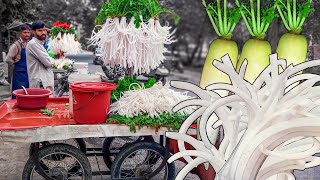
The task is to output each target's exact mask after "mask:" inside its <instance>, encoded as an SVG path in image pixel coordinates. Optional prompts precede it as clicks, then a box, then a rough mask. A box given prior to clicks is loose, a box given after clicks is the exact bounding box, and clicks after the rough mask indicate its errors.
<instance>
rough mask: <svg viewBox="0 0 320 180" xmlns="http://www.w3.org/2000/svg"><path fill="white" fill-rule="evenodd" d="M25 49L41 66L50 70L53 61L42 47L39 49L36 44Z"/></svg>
mask: <svg viewBox="0 0 320 180" xmlns="http://www.w3.org/2000/svg"><path fill="white" fill-rule="evenodd" d="M28 45H29V44H28ZM27 49H28V50H29V52H30V53H31V54H32V55H33V56H34V57H35V58H37V59H38V60H39V61H40V62H41V63H42V64H43V66H44V67H46V68H51V65H52V62H53V61H52V59H51V57H50V56H49V54H48V53H47V51H46V50H45V49H44V47H41V46H40V45H38V44H32V45H30V46H29V47H28V46H27Z"/></svg>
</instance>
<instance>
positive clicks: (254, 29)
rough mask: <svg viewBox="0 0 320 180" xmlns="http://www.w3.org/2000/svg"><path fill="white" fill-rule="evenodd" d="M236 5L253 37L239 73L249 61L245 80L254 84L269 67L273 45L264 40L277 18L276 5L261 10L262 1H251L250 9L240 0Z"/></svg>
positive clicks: (239, 62) (237, 0) (244, 54)
mask: <svg viewBox="0 0 320 180" xmlns="http://www.w3.org/2000/svg"><path fill="white" fill-rule="evenodd" d="M255 1H256V8H255ZM236 4H237V6H238V7H240V9H241V11H240V12H241V15H242V18H243V20H244V22H245V24H246V26H247V28H248V31H249V33H250V34H251V36H252V37H253V38H252V39H249V40H248V41H247V42H246V43H245V44H244V46H243V49H242V52H241V55H240V59H239V61H238V64H237V71H239V70H240V67H241V64H242V63H243V61H244V60H245V59H247V61H248V66H247V70H246V74H245V79H246V80H247V81H249V82H251V83H252V82H254V80H255V79H256V78H257V77H258V75H259V74H260V73H261V72H262V70H263V69H265V68H266V67H267V66H268V65H269V55H270V54H271V45H270V43H269V42H268V41H265V40H264V38H265V36H266V32H267V30H268V28H269V25H270V23H271V22H272V20H273V19H274V18H275V17H277V14H276V13H275V8H276V7H275V5H274V4H272V5H270V4H269V6H268V7H267V8H265V9H261V1H260V0H250V5H249V7H248V5H246V4H244V3H242V4H240V3H239V0H236Z"/></svg>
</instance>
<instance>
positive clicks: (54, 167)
mask: <svg viewBox="0 0 320 180" xmlns="http://www.w3.org/2000/svg"><path fill="white" fill-rule="evenodd" d="M61 156H65V157H64V158H59V157H61ZM52 157H56V158H52ZM39 163H40V166H41V167H42V168H43V170H44V171H45V172H46V173H47V175H48V176H50V177H52V178H55V179H63V180H67V179H82V180H91V178H92V172H91V166H90V163H89V161H88V158H87V157H86V155H85V154H84V153H83V152H81V151H80V150H79V149H77V148H75V147H74V146H71V145H68V144H51V145H49V146H46V147H44V148H42V149H41V150H40V151H39ZM35 167H36V166H35V163H34V161H33V158H32V157H30V158H29V160H28V161H27V163H26V165H25V166H24V169H23V173H22V180H37V179H43V177H42V176H41V175H39V174H38V173H37V170H36V168H35Z"/></svg>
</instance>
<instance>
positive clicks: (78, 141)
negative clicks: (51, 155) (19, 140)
mask: <svg viewBox="0 0 320 180" xmlns="http://www.w3.org/2000/svg"><path fill="white" fill-rule="evenodd" d="M56 143H61V144H69V145H72V146H74V147H76V148H78V149H80V150H81V151H82V152H83V153H84V154H86V152H87V146H86V143H85V142H84V140H83V139H82V138H75V139H67V140H59V141H44V142H41V143H39V144H40V146H39V149H42V148H44V147H46V146H49V145H51V144H56ZM34 146H35V143H31V145H30V150H29V155H30V156H31V155H32V153H33V152H34V148H35V147H34Z"/></svg>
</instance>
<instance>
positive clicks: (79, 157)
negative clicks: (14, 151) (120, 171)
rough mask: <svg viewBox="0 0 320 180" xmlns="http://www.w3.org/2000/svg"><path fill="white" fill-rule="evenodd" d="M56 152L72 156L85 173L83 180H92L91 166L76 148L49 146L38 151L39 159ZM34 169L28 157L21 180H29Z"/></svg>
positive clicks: (31, 159)
mask: <svg viewBox="0 0 320 180" xmlns="http://www.w3.org/2000/svg"><path fill="white" fill-rule="evenodd" d="M56 152H62V153H65V154H68V155H71V156H73V157H74V158H75V159H77V160H78V162H79V163H80V165H81V166H82V168H83V171H84V173H85V178H84V179H85V180H91V179H92V171H91V165H90V162H89V160H88V158H87V157H86V155H85V154H84V153H83V152H82V151H80V150H79V149H78V148H76V147H74V146H71V145H68V144H59V143H57V144H51V145H49V146H46V147H44V148H42V149H41V150H39V159H42V158H43V157H45V156H47V155H48V154H54V153H56ZM34 168H35V164H34V161H33V158H32V157H30V158H29V159H28V161H27V163H26V165H25V166H24V169H23V172H22V180H30V178H31V173H32V171H33V169H34Z"/></svg>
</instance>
